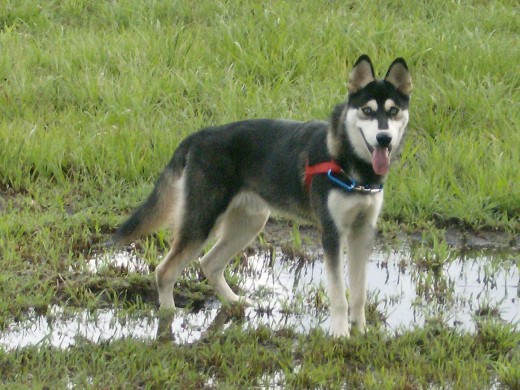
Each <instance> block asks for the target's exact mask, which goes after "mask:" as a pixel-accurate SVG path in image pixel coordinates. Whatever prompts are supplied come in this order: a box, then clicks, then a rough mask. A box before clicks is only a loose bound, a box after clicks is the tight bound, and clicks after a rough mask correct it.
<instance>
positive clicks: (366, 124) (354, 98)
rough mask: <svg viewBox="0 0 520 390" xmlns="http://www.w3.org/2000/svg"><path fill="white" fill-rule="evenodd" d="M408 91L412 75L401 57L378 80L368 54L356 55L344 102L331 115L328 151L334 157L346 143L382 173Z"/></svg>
mask: <svg viewBox="0 0 520 390" xmlns="http://www.w3.org/2000/svg"><path fill="white" fill-rule="evenodd" d="M411 91H412V78H411V75H410V72H409V71H408V67H407V65H406V62H405V61H404V60H403V59H402V58H397V59H396V60H395V61H394V62H392V64H391V65H390V67H389V68H388V72H387V73H386V76H385V78H384V79H383V80H378V79H376V77H375V74H374V68H373V66H372V62H371V61H370V58H369V57H368V56H366V55H363V56H361V57H359V59H358V60H357V61H356V63H355V64H354V67H353V69H352V72H351V73H350V78H349V81H348V93H349V95H348V100H347V103H346V104H344V105H342V106H340V112H337V113H336V118H334V117H333V121H332V126H331V131H330V132H329V137H328V140H327V144H328V148H329V152H330V154H331V155H332V156H333V157H336V158H338V157H339V156H340V155H341V153H342V152H343V151H344V148H346V147H347V145H348V148H349V149H351V152H352V153H353V154H354V155H355V156H356V157H357V158H359V159H361V160H363V161H365V162H366V163H369V164H371V166H372V169H373V171H374V173H375V174H376V175H378V176H385V175H386V174H387V173H388V169H389V166H390V161H391V159H392V157H393V156H394V155H395V154H396V152H397V150H398V149H399V145H400V143H401V140H402V138H403V135H404V132H405V129H406V125H407V124H408V117H409V116H408V106H409V102H410V93H411ZM345 141H346V143H347V145H345Z"/></svg>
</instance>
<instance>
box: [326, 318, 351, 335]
mask: <svg viewBox="0 0 520 390" xmlns="http://www.w3.org/2000/svg"><path fill="white" fill-rule="evenodd" d="M330 332H331V334H332V336H333V337H335V338H340V337H350V326H349V323H348V321H341V320H334V319H333V320H332V322H331V324H330Z"/></svg>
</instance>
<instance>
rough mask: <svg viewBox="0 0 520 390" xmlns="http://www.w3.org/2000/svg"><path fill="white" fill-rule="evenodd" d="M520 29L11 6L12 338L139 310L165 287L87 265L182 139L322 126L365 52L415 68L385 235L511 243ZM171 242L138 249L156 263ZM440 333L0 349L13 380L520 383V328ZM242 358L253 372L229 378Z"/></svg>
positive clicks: (379, 16) (1, 319)
mask: <svg viewBox="0 0 520 390" xmlns="http://www.w3.org/2000/svg"><path fill="white" fill-rule="evenodd" d="M518 17H519V7H518V5H517V4H516V2H514V1H512V0H505V1H496V2H482V1H465V2H457V1H441V0H434V1H410V0H400V1H393V2H385V1H374V2H363V1H350V2H345V1H327V2H319V1H311V0H303V1H300V2H279V1H271V2H253V1H250V2H248V1H243V2H241V1H223V0H218V1H196V2H187V1H175V0H150V1H137V0H119V1H106V0H92V1H83V0H81V1H76V0H66V1H57V0H49V1H45V2H37V1H32V0H16V1H15V0H6V1H4V2H3V3H2V5H0V48H1V52H2V55H1V56H0V80H1V82H0V258H1V260H2V268H3V269H2V272H1V274H0V297H1V300H0V327H2V328H3V327H4V326H5V325H6V324H8V323H10V322H11V321H12V320H13V319H17V318H19V317H20V316H22V315H23V313H24V312H25V311H26V310H27V309H28V308H31V307H32V308H39V309H41V310H43V311H45V308H46V307H47V306H48V305H49V304H51V303H55V304H60V305H63V306H81V307H99V306H102V305H106V304H113V303H114V301H115V300H119V299H123V302H119V303H121V304H122V305H123V306H125V305H126V306H132V305H133V303H131V302H130V303H128V302H125V299H124V298H121V297H124V292H125V291H128V290H134V291H140V294H141V295H143V296H145V295H146V294H148V293H149V291H151V290H153V282H152V278H151V276H138V275H137V276H135V275H134V276H132V277H130V278H128V277H126V276H125V275H121V273H120V272H116V271H114V270H112V271H110V272H107V273H105V274H103V275H101V276H99V275H98V276H92V275H88V274H86V273H85V269H86V268H85V267H86V260H87V259H88V258H89V256H90V250H91V248H93V247H94V246H95V245H97V244H99V243H100V242H103V241H105V240H106V239H107V238H108V236H109V234H110V233H111V232H113V231H114V229H115V227H116V226H117V225H118V224H119V223H120V222H121V220H122V218H123V217H124V216H125V215H127V214H128V212H129V211H130V209H131V208H132V207H134V206H135V205H136V204H137V203H138V202H139V201H140V200H142V199H143V198H144V197H145V196H146V194H147V193H148V192H149V191H150V189H151V187H152V183H153V180H154V179H155V178H156V177H157V176H158V174H159V172H160V171H161V169H162V167H163V166H164V165H165V164H166V162H167V161H168V160H169V158H170V156H171V154H172V153H173V150H174V149H175V147H176V145H177V144H178V143H179V142H180V140H181V139H182V138H183V137H185V136H186V135H187V134H189V133H191V132H193V131H195V130H196V129H199V128H201V127H203V126H207V125H212V124H218V123H225V122H229V121H233V120H239V119H244V118H256V117H283V118H292V119H299V120H309V119H313V118H320V119H325V118H327V117H328V115H329V113H330V112H331V109H332V107H333V106H334V105H335V104H337V103H339V102H341V101H342V100H343V99H344V98H345V94H346V78H347V75H348V72H349V70H350V68H351V66H352V64H353V61H355V60H356V59H357V57H358V56H359V55H360V54H363V53H367V54H369V55H370V56H371V57H372V59H373V60H374V63H375V66H376V68H377V71H378V72H379V74H380V75H382V74H383V73H384V72H385V71H386V69H387V67H388V65H389V64H390V63H391V61H392V60H393V59H394V58H395V57H398V56H402V57H404V58H405V59H406V60H407V62H408V64H409V66H410V69H411V71H412V75H413V80H414V86H415V89H414V92H413V98H412V106H411V123H410V126H409V133H408V137H407V143H406V146H405V148H404V150H403V155H402V158H401V160H400V162H399V163H398V165H397V166H395V167H394V168H393V170H392V172H391V174H390V177H389V181H388V185H387V187H386V188H387V191H386V192H387V195H386V201H385V205H384V209H383V216H382V226H383V227H384V231H385V233H388V231H389V230H390V231H394V232H395V231H396V230H397V229H406V230H407V231H416V230H422V229H426V230H430V229H432V226H435V227H436V228H441V229H442V228H445V227H449V226H454V225H455V226H461V227H463V228H466V229H473V230H483V229H497V230H502V231H506V232H509V233H510V234H511V235H513V236H514V235H517V234H518V232H519V231H520V222H519V216H520V203H519V199H520V170H519V169H518V167H519V166H520V157H519V156H520V154H519V153H518V152H517V149H518V148H517V145H518V144H519V143H520V133H519V132H518V125H519V117H520V94H519V81H520V72H519V68H518V64H519V63H520V50H519V49H518V34H519V30H520V25H519V24H518ZM345 61H346V65H345ZM294 226H295V227H294V229H293V231H292V234H293V237H294V238H295V239H297V240H298V242H299V243H297V246H301V245H302V242H301V240H300V238H299V234H300V233H299V230H298V229H297V225H294ZM163 237H164V235H163V234H161V235H159V236H158V237H156V239H155V240H151V241H148V242H141V243H140V244H139V245H138V247H137V251H138V252H139V253H140V254H142V256H143V257H144V258H145V260H146V261H148V262H149V263H150V264H151V268H152V269H153V267H154V266H155V264H157V262H158V258H159V256H160V255H161V254H162V252H163V251H164V248H163V247H162V245H163ZM432 237H433V238H428V237H426V238H425V241H426V242H428V240H430V241H431V242H430V243H429V244H426V247H425V248H423V249H421V250H422V251H423V252H424V253H426V252H427V251H428V248H430V247H431V248H433V251H434V253H437V258H436V257H435V255H432V256H431V257H429V256H428V255H426V254H425V256H424V259H426V261H429V260H432V261H434V262H435V261H437V262H438V261H443V260H444V259H445V257H446V256H447V255H446V251H449V249H447V248H446V247H445V246H443V245H442V243H440V244H439V242H438V241H436V239H435V238H434V236H432ZM437 249H438V250H437ZM187 283H188V284H186V285H181V287H180V290H181V291H185V294H186V295H187V296H188V297H189V298H191V299H197V297H198V298H200V294H204V293H205V289H206V287H205V286H203V287H202V288H200V289H199V290H197V289H195V292H194V293H193V294H194V295H190V293H189V292H190V291H193V290H194V289H193V286H191V285H190V284H189V282H187ZM138 295H139V294H138ZM107 297H108V298H107ZM110 297H112V298H110ZM107 300H108V303H107ZM144 307H145V308H147V307H148V308H150V306H147V304H144ZM432 332H434V333H432ZM435 332H436V331H434V330H432V329H430V328H427V329H424V330H421V329H419V330H417V331H413V332H410V333H409V334H407V335H404V336H402V337H389V336H384V335H383V334H382V333H380V332H379V331H376V332H375V334H372V335H370V336H368V338H363V337H359V338H353V340H352V341H351V342H342V343H339V345H338V346H336V345H334V342H333V341H332V340H330V339H328V338H327V337H325V336H324V335H323V334H320V333H319V332H318V333H316V334H309V335H306V336H294V335H276V337H273V336H274V335H272V334H271V333H270V331H269V330H267V329H260V330H251V331H241V330H239V329H236V328H233V327H232V328H231V329H228V330H227V331H226V332H224V333H223V334H221V335H218V336H216V338H215V339H213V340H211V342H210V343H209V344H207V345H202V344H200V345H197V346H195V347H193V348H192V347H189V346H172V345H170V344H166V345H161V344H155V343H150V342H140V341H133V340H120V341H117V342H112V343H106V344H100V345H91V344H89V343H80V344H79V345H78V346H76V347H73V348H70V349H67V350H54V349H50V350H47V349H43V350H38V349H36V348H27V349H23V350H20V351H14V352H9V353H7V352H0V367H2V371H3V372H4V373H5V375H4V376H3V377H2V379H1V380H2V381H3V383H4V384H6V385H7V384H9V385H13V386H19V387H20V386H22V387H23V386H32V387H39V385H43V384H46V383H47V384H48V383H52V382H56V383H59V384H60V386H61V387H68V386H69V385H70V384H71V383H72V384H77V385H78V386H79V387H83V386H87V385H93V386H94V387H103V386H105V387H106V386H111V385H113V384H115V383H117V384H121V386H122V387H123V386H124V384H123V382H124V383H126V384H128V385H129V386H143V387H147V386H148V384H150V387H161V386H162V385H168V383H171V384H175V385H177V386H181V385H206V386H208V387H212V386H213V385H214V386H215V387H216V386H217V385H222V387H233V386H234V385H235V384H237V383H238V384H242V385H244V386H250V385H258V386H263V385H266V384H269V383H271V384H273V381H275V379H273V378H276V373H281V377H282V378H283V380H282V381H283V383H284V384H285V385H287V386H288V387H294V388H302V387H306V386H307V387H314V388H316V387H331V388H334V387H338V386H340V385H341V384H348V385H352V386H358V387H361V386H364V387H367V388H381V386H378V384H379V385H381V384H383V385H384V386H383V387H386V388H394V387H407V386H408V388H419V387H429V386H430V384H433V386H434V387H435V386H440V387H451V386H455V387H462V388H475V386H476V387H486V384H490V383H492V381H493V380H497V381H499V382H500V383H502V384H504V385H508V386H510V387H511V388H518V377H519V373H518V369H517V368H516V367H518V363H519V358H518V348H516V349H515V348H512V347H511V345H512V344H511V343H518V332H517V331H513V330H511V329H505V330H503V329H496V328H493V331H492V332H491V336H490V337H491V338H493V337H498V336H500V337H503V338H504V340H505V341H504V343H505V344H506V345H507V346H508V347H507V348H506V347H503V344H502V341H499V342H494V341H493V342H490V343H487V344H486V343H484V344H482V343H481V341H482V340H481V339H480V338H479V337H481V335H480V334H478V335H473V336H471V335H458V334H454V333H453V332H451V331H448V330H443V329H441V330H439V331H438V333H435ZM273 338H274V339H275V340H278V341H272V339H273ZM481 344H482V345H481ZM236 345H243V346H244V348H245V349H244V352H240V349H237V348H235V347H236ZM294 345H295V346H296V347H293V346H294ZM424 345H432V350H431V351H430V350H429V349H428V348H424ZM486 348H487V349H486ZM511 351H513V352H511ZM142 356H146V357H147V358H148V357H149V359H143V358H142ZM226 356H229V358H226ZM177 357H179V358H177ZM245 357H247V358H252V359H253V360H252V363H251V365H247V367H246V368H244V367H243V366H241V367H240V368H239V369H237V370H235V369H234V367H235V362H238V363H243V362H244V361H247V359H245ZM219 359H220V360H219ZM226 359H229V362H227V363H226ZM446 359H447V360H446ZM313 360H314V362H313ZM446 361H448V362H453V363H454V367H450V366H447V364H446V363H443V362H446ZM238 363H237V364H238ZM416 363H417V364H416ZM215 367H216V368H215ZM252 367H253V368H254V367H258V369H257V368H255V369H252ZM101 373H102V374H101ZM481 376H482V377H483V378H484V381H483V382H479V381H478V378H479V377H481ZM465 378H468V381H467V382H466V381H465ZM482 383H483V384H484V385H482ZM212 384H213V385H212ZM473 384H475V386H472V385H473ZM515 386H516V387H515Z"/></svg>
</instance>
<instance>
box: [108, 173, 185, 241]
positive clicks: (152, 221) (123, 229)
mask: <svg viewBox="0 0 520 390" xmlns="http://www.w3.org/2000/svg"><path fill="white" fill-rule="evenodd" d="M176 176H177V177H176ZM179 179H180V178H179V175H174V172H172V170H171V169H169V167H167V168H166V169H165V170H164V171H163V173H162V174H161V177H160V178H159V180H158V181H157V183H156V184H155V187H154V189H153V191H152V193H151V194H150V195H149V196H148V198H147V199H146V200H145V201H144V202H143V203H142V204H141V205H140V206H139V207H138V208H137V209H136V210H135V211H134V212H133V214H132V215H131V216H130V218H128V219H127V220H126V221H125V222H124V223H123V224H122V225H121V226H120V227H119V228H118V229H117V231H116V233H115V234H114V236H113V237H112V238H111V239H110V240H109V241H108V242H107V243H106V244H107V246H114V247H120V246H124V245H127V244H129V243H130V242H132V241H133V240H135V239H137V238H139V237H141V236H144V235H146V234H150V233H153V232H155V231H156V230H158V229H160V228H161V227H163V226H165V225H166V224H167V223H171V222H172V221H171V216H172V213H173V210H174V209H175V203H176V200H177V199H178V196H182V195H181V194H178V191H177V188H176V187H177V185H176V182H177V181H178V180H179Z"/></svg>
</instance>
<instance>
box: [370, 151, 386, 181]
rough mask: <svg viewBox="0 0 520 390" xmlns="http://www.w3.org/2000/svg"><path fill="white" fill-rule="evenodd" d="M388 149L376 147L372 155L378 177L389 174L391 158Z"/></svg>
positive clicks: (373, 165)
mask: <svg viewBox="0 0 520 390" xmlns="http://www.w3.org/2000/svg"><path fill="white" fill-rule="evenodd" d="M388 154H389V151H388V148H381V147H376V148H375V149H374V152H373V153H372V167H373V168H374V172H375V173H376V175H379V176H383V175H386V174H387V173H388V169H389V167H390V158H389V157H388Z"/></svg>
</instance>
